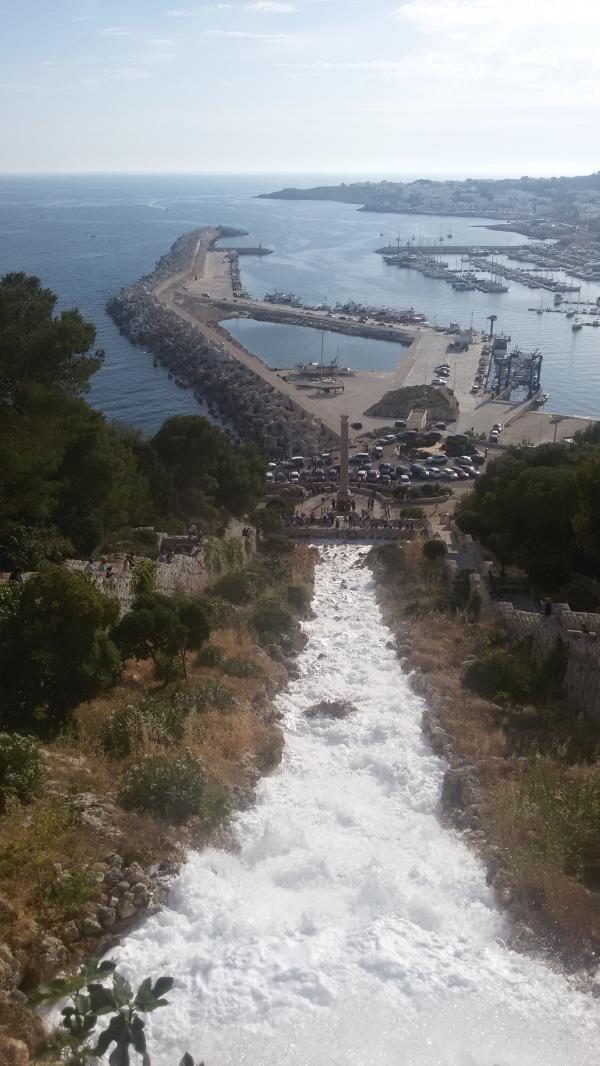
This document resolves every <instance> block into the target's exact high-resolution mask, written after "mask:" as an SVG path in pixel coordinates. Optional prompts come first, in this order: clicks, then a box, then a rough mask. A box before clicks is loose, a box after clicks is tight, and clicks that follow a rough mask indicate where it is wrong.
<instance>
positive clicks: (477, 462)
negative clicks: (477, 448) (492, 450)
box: [471, 452, 485, 466]
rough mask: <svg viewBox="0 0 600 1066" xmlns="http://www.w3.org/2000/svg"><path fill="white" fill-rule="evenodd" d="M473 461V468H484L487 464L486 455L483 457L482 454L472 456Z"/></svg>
mask: <svg viewBox="0 0 600 1066" xmlns="http://www.w3.org/2000/svg"><path fill="white" fill-rule="evenodd" d="M471 460H472V464H473V466H483V464H484V463H485V455H482V454H481V452H477V454H476V455H472V456H471Z"/></svg>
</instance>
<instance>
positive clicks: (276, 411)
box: [107, 228, 335, 456]
mask: <svg viewBox="0 0 600 1066" xmlns="http://www.w3.org/2000/svg"><path fill="white" fill-rule="evenodd" d="M201 232H202V231H201V230H194V231H193V232H192V233H187V234H185V235H184V236H183V237H180V238H179V240H177V241H176V242H175V244H174V245H173V246H172V248H171V249H170V251H169V252H168V253H167V254H166V255H165V256H163V257H162V259H160V260H159V261H158V263H157V264H156V267H155V270H154V272H153V273H152V274H149V275H148V276H147V277H145V278H142V280H141V281H139V282H137V283H136V284H134V285H131V286H128V287H127V288H125V289H122V290H121V292H120V293H119V294H118V295H117V296H115V297H113V298H112V299H111V300H109V302H108V304H107V310H108V313H109V314H110V315H111V317H112V319H113V320H114V322H115V323H116V324H117V326H118V327H119V329H120V331H121V333H123V334H124V335H125V336H126V337H128V338H129V340H130V341H132V342H133V343H134V344H138V345H141V346H142V347H143V348H145V349H147V350H148V351H149V352H151V353H152V355H153V356H154V359H155V360H156V361H157V362H158V363H160V364H161V365H162V366H164V367H167V368H168V370H169V371H170V373H171V374H172V375H173V377H174V378H175V381H176V382H177V384H179V385H182V386H184V387H187V388H191V389H193V390H194V395H195V396H196V398H197V399H198V401H200V402H204V403H206V404H207V405H208V409H209V411H210V413H211V414H215V415H217V416H218V417H219V418H220V419H221V420H222V421H223V423H224V424H225V426H226V427H227V428H228V429H229V430H230V432H232V433H233V435H235V436H236V437H237V438H238V439H239V440H241V441H244V442H248V443H253V444H256V445H257V447H258V448H260V450H261V451H263V452H265V454H268V455H272V456H285V455H289V454H290V452H291V453H299V454H310V453H312V452H316V451H322V450H324V449H325V448H330V447H331V446H332V445H333V444H334V443H335V440H334V437H333V435H332V434H331V432H330V431H329V430H328V429H326V428H325V427H324V426H322V425H321V424H320V423H319V422H317V420H316V419H314V418H312V417H311V416H310V415H308V414H307V413H306V412H305V411H303V410H302V408H301V407H299V406H298V405H297V404H296V403H294V401H293V400H292V399H290V398H289V397H288V396H285V395H284V394H283V393H281V392H279V390H278V389H276V388H274V387H273V386H272V385H270V384H269V383H268V382H266V381H264V380H263V379H262V378H261V377H259V375H258V374H255V373H254V371H253V370H251V369H250V368H249V367H247V366H244V365H243V364H242V363H239V362H237V360H235V359H233V358H232V357H231V356H230V355H229V354H228V353H227V352H224V351H222V350H221V349H220V348H219V347H217V346H216V345H215V344H213V343H212V342H211V341H209V340H207V338H206V337H205V336H204V335H203V333H202V332H201V331H200V329H198V328H196V327H195V326H193V325H192V324H191V323H188V322H186V321H185V320H184V319H182V318H180V316H179V315H177V314H176V313H175V312H173V311H171V310H169V309H168V308H166V307H164V306H163V305H162V304H161V303H160V301H159V300H158V299H157V297H156V295H155V292H154V290H155V288H156V286H157V285H159V284H160V283H161V282H164V281H166V280H168V279H169V278H170V277H172V276H173V275H174V274H177V273H179V272H181V271H183V270H186V269H188V268H189V267H190V265H191V263H192V260H193V256H194V255H195V251H196V248H197V245H198V239H199V235H200V233H201ZM218 235H219V237H224V236H232V235H236V234H234V233H232V231H230V230H224V229H222V228H221V229H219V231H218ZM215 239H218V238H215Z"/></svg>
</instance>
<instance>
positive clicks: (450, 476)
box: [440, 468, 458, 481]
mask: <svg viewBox="0 0 600 1066" xmlns="http://www.w3.org/2000/svg"><path fill="white" fill-rule="evenodd" d="M440 477H441V479H442V481H458V474H457V473H456V470H451V469H450V468H445V469H444V470H440Z"/></svg>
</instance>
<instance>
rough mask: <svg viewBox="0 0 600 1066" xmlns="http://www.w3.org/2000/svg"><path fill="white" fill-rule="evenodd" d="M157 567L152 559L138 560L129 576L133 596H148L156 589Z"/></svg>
mask: <svg viewBox="0 0 600 1066" xmlns="http://www.w3.org/2000/svg"><path fill="white" fill-rule="evenodd" d="M157 576H158V565H157V564H156V563H155V562H153V560H152V559H140V561H139V563H136V565H135V567H134V570H133V573H132V575H131V591H132V593H133V595H134V596H149V595H150V594H151V593H153V592H154V590H155V589H156V578H157Z"/></svg>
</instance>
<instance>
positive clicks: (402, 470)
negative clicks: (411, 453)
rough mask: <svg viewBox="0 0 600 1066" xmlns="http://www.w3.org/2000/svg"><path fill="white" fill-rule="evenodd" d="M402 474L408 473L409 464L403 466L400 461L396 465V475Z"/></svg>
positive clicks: (400, 475)
mask: <svg viewBox="0 0 600 1066" xmlns="http://www.w3.org/2000/svg"><path fill="white" fill-rule="evenodd" d="M403 474H406V476H408V475H409V474H410V466H404V465H403V464H402V463H399V464H398V466H397V467H396V477H402V475H403Z"/></svg>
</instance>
